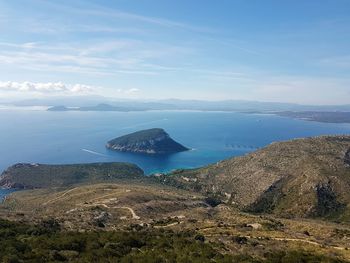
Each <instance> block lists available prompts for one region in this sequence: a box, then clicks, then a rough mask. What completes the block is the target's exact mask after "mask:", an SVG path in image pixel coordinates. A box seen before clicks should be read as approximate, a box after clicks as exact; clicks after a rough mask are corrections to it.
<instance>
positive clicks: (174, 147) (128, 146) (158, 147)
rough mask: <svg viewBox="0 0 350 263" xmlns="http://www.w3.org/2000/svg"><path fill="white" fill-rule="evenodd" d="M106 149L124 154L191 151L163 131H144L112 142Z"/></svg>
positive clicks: (155, 129)
mask: <svg viewBox="0 0 350 263" xmlns="http://www.w3.org/2000/svg"><path fill="white" fill-rule="evenodd" d="M106 147H107V148H108V149H111V150H116V151H122V152H135V153H146V154H170V153H176V152H183V151H187V150H189V149H188V148H186V147H185V146H183V145H181V144H179V143H178V142H176V141H174V140H173V139H171V138H170V136H169V134H167V133H166V132H165V131H164V130H163V129H159V128H154V129H149V130H142V131H138V132H134V133H131V134H128V135H124V136H121V137H118V138H115V139H113V140H110V141H109V142H108V143H107V145H106Z"/></svg>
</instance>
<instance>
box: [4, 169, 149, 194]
mask: <svg viewBox="0 0 350 263" xmlns="http://www.w3.org/2000/svg"><path fill="white" fill-rule="evenodd" d="M143 174H144V173H143V171H142V170H141V169H140V168H139V167H138V166H136V165H134V164H129V163H89V164H69V165H45V164H25V163H19V164H15V165H13V166H11V167H9V168H8V169H7V170H5V171H4V172H3V173H2V174H1V176H0V187H3V188H18V189H32V188H45V187H63V186H70V185H72V184H80V183H88V184H91V183H97V182H113V180H115V179H123V178H128V179H132V178H139V177H141V176H143Z"/></svg>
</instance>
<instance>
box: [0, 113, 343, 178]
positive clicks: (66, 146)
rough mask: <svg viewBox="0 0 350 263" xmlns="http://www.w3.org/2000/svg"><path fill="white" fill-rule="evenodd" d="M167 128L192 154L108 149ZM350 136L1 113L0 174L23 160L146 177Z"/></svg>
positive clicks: (212, 119) (264, 119)
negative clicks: (310, 139)
mask: <svg viewBox="0 0 350 263" xmlns="http://www.w3.org/2000/svg"><path fill="white" fill-rule="evenodd" d="M154 127H159V128H164V129H165V130H166V131H167V132H168V133H169V134H170V135H171V136H172V137H173V138H174V139H175V140H177V141H178V142H180V143H182V144H183V145H185V146H187V147H189V148H192V149H193V150H192V151H188V152H183V153H177V154H173V155H168V156H146V155H140V154H130V153H119V152H113V151H110V150H107V149H105V147H104V145H105V143H106V142H107V141H108V140H110V139H112V138H115V137H117V136H120V135H123V134H127V133H130V132H134V131H137V130H141V129H146V128H154ZM346 133H350V125H349V124H327V123H317V122H307V121H301V120H293V119H288V118H283V117H278V116H273V115H249V114H240V113H228V112H171V111H163V112H129V113H121V112H47V111H25V110H13V109H12V110H8V109H7V110H5V109H2V110H0V156H1V157H0V170H4V169H5V168H6V167H8V166H9V165H12V164H14V163H18V162H30V163H31V162H35V163H48V164H63V163H84V162H111V161H124V162H131V163H136V164H138V165H139V166H140V167H141V168H142V169H144V170H145V172H146V173H147V174H149V173H154V172H165V171H170V170H173V169H176V168H192V167H198V166H202V165H206V164H209V163H214V162H217V161H219V160H222V159H225V158H229V157H231V156H237V155H243V154H246V153H247V152H250V151H253V150H255V149H257V148H260V147H263V146H265V145H267V144H269V143H271V142H273V141H281V140H287V139H292V138H297V137H305V136H313V135H321V134H346Z"/></svg>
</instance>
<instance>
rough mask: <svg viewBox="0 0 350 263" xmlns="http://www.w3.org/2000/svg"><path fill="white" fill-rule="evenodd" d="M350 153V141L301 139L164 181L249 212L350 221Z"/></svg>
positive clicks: (323, 138) (334, 137) (331, 138)
mask: <svg viewBox="0 0 350 263" xmlns="http://www.w3.org/2000/svg"><path fill="white" fill-rule="evenodd" d="M349 153H350V136H324V137H316V138H306V139H297V140H292V141H288V142H279V143H273V144H271V145H269V146H267V147H265V148H263V149H261V150H258V151H256V152H254V153H251V154H248V155H246V156H243V157H237V158H232V159H229V160H225V161H222V162H218V163H217V164H214V165H209V166H207V167H204V168H200V169H194V170H179V171H176V172H174V173H173V174H171V175H169V176H162V177H160V180H162V182H163V183H165V184H170V185H174V186H177V187H182V188H185V189H191V190H195V191H199V192H202V193H205V194H207V195H211V196H213V198H216V199H218V201H224V202H226V203H228V204H232V205H234V206H236V207H238V208H240V209H244V210H246V211H251V212H259V213H272V214H276V215H279V216H284V217H322V218H330V219H338V220H342V221H349V220H350V191H349V189H350V167H349V166H350V156H349V155H350V154H349Z"/></svg>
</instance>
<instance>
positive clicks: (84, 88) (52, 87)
mask: <svg viewBox="0 0 350 263" xmlns="http://www.w3.org/2000/svg"><path fill="white" fill-rule="evenodd" d="M93 90H95V88H94V87H92V86H88V85H84V84H74V85H71V84H65V83H62V82H47V83H40V82H36V83H35V82H29V81H24V82H14V81H7V82H0V91H9V92H25V93H30V92H34V93H41V94H53V93H66V94H86V93H91V92H92V91H93Z"/></svg>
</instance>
